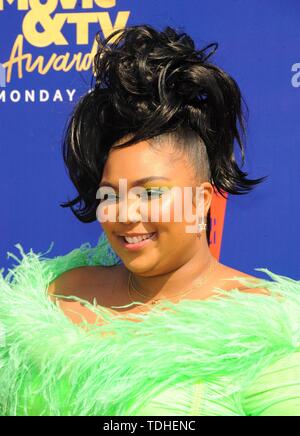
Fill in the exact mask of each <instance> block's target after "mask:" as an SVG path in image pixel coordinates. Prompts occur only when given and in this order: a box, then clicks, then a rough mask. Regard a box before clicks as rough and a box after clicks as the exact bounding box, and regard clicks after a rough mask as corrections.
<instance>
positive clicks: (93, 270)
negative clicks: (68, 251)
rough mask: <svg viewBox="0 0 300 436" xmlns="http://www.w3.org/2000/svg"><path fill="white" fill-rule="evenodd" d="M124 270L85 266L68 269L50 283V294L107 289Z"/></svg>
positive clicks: (119, 266) (117, 267)
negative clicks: (96, 288)
mask: <svg viewBox="0 0 300 436" xmlns="http://www.w3.org/2000/svg"><path fill="white" fill-rule="evenodd" d="M123 269H124V267H123V265H119V264H116V265H110V266H104V265H84V266H79V267H75V268H71V269H68V270H67V271H64V272H63V273H62V274H60V275H59V276H57V277H56V278H55V279H54V280H53V281H51V282H50V283H49V286H48V293H49V294H50V293H51V294H52V295H55V294H57V293H59V294H61V293H63V294H64V295H71V294H73V293H74V292H75V291H76V290H80V291H81V292H82V290H83V289H91V288H95V286H97V287H98V288H102V289H105V287H106V286H107V285H110V284H111V282H112V279H116V278H117V277H118V275H119V274H120V272H121V271H122V270H123Z"/></svg>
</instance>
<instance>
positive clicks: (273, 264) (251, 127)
mask: <svg viewBox="0 0 300 436" xmlns="http://www.w3.org/2000/svg"><path fill="white" fill-rule="evenodd" d="M136 24H150V25H153V26H155V27H156V28H158V29H160V30H163V29H164V27H165V26H167V25H169V26H172V27H175V28H177V29H179V30H181V31H185V32H187V33H188V34H190V35H191V37H192V38H193V39H194V40H195V43H196V45H197V47H198V48H201V47H203V46H204V45H207V44H208V43H210V42H218V44H219V48H218V50H217V52H216V53H215V54H214V56H213V59H212V62H214V63H216V64H217V65H219V66H220V67H221V68H223V69H225V71H227V72H228V73H229V74H230V75H232V76H233V77H234V78H235V80H236V81H237V82H238V84H239V86H240V88H241V91H242V94H243V97H244V100H245V101H246V103H247V105H248V108H249V116H248V124H247V142H246V160H245V164H244V166H243V167H242V169H243V171H246V172H248V177H250V178H258V177H262V176H265V175H267V176H268V177H267V179H266V181H265V182H263V183H262V184H260V185H258V186H257V187H256V188H255V189H254V191H252V192H251V193H249V194H247V195H243V196H232V195H228V197H227V198H226V199H225V200H224V199H222V198H217V197H216V198H214V200H213V207H212V230H211V240H210V247H211V250H212V252H213V254H214V255H215V256H216V257H217V258H218V259H219V260H220V261H221V262H222V263H225V264H226V265H229V266H231V267H233V268H237V269H240V270H242V271H244V272H247V273H248V274H253V275H256V276H258V277H260V276H261V277H265V275H264V274H263V273H261V272H257V271H255V270H254V269H255V268H259V267H267V268H269V269H270V270H271V271H274V272H276V273H280V274H282V275H289V276H291V277H294V278H296V279H300V230H299V228H300V225H299V211H300V206H299V186H300V2H299V1H298V0H285V1H284V0H265V1H261V0H210V1H202V0H176V1H174V0H163V1H161V0H151V1H150V0H81V1H76V0H43V1H42V0H0V127H1V130H0V147H1V171H0V192H1V214H0V268H5V269H6V268H9V267H10V266H11V265H12V264H15V263H16V261H15V260H14V259H13V258H12V257H8V255H7V253H8V252H11V253H13V254H16V255H18V253H19V252H18V249H17V248H16V247H15V245H16V244H21V245H22V247H23V249H24V250H25V251H26V252H27V251H29V250H30V249H32V250H33V251H36V252H46V251H47V250H48V249H49V247H50V245H51V243H52V242H53V244H52V248H51V251H50V253H49V254H48V255H49V256H50V257H52V256H57V255H61V254H65V253H67V252H68V251H70V250H72V249H74V248H77V247H79V246H80V244H82V243H85V242H89V243H90V244H91V245H92V246H94V245H96V244H97V241H98V239H99V236H100V234H101V232H102V229H101V226H100V224H99V223H98V222H97V221H95V222H93V223H90V224H83V223H81V222H79V221H77V220H76V218H75V217H74V216H73V214H72V212H71V211H70V209H66V208H62V207H60V203H62V202H64V201H66V200H68V199H71V198H74V194H75V190H74V188H73V186H72V184H71V182H70V180H69V179H68V176H67V172H66V171H65V168H64V165H63V160H62V155H61V142H62V136H63V130H64V127H65V124H66V122H67V118H68V116H69V115H70V113H71V111H72V108H73V106H74V104H75V103H76V102H77V101H78V99H79V98H80V96H82V95H83V94H85V93H86V92H88V90H89V89H90V84H91V78H92V59H93V56H94V54H95V51H96V42H95V34H96V32H98V31H99V30H100V32H101V34H102V35H103V36H104V37H107V36H108V35H109V34H110V33H111V32H112V31H113V30H115V29H119V28H123V27H126V26H129V25H136Z"/></svg>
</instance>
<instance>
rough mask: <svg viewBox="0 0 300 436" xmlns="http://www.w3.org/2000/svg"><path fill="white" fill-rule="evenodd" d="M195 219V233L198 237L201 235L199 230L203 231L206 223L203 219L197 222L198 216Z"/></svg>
mask: <svg viewBox="0 0 300 436" xmlns="http://www.w3.org/2000/svg"><path fill="white" fill-rule="evenodd" d="M197 221H198V223H197V235H198V237H199V236H200V235H201V232H203V230H206V227H207V224H206V223H205V222H204V221H202V222H201V223H199V218H197Z"/></svg>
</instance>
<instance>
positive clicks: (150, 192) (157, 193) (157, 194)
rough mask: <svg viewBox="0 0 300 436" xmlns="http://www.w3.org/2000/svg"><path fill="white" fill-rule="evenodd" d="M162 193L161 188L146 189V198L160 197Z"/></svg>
mask: <svg viewBox="0 0 300 436" xmlns="http://www.w3.org/2000/svg"><path fill="white" fill-rule="evenodd" d="M163 193H164V191H162V190H161V189H147V198H148V199H150V200H152V199H153V198H158V197H161V195H162V194H163Z"/></svg>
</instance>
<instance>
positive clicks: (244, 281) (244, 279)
mask: <svg viewBox="0 0 300 436" xmlns="http://www.w3.org/2000/svg"><path fill="white" fill-rule="evenodd" d="M216 287H219V288H221V289H223V290H231V289H238V290H239V291H241V292H249V293H256V294H265V295H269V294H270V292H269V291H268V290H267V289H266V288H265V287H264V286H262V281H261V279H259V278H258V277H255V276H254V275H251V274H247V273H245V272H243V271H240V270H238V269H235V268H232V267H230V266H227V265H225V264H222V263H219V270H218V274H217V277H216Z"/></svg>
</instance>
